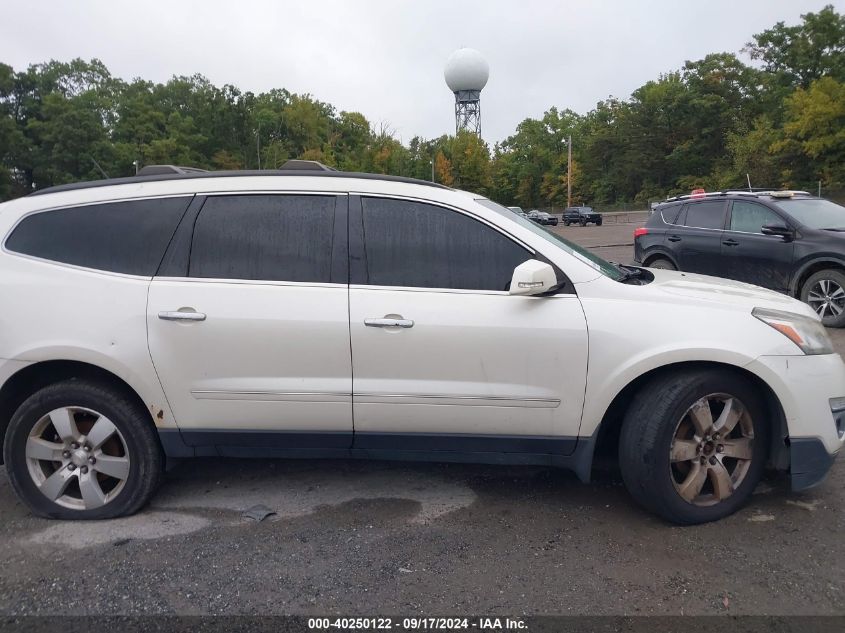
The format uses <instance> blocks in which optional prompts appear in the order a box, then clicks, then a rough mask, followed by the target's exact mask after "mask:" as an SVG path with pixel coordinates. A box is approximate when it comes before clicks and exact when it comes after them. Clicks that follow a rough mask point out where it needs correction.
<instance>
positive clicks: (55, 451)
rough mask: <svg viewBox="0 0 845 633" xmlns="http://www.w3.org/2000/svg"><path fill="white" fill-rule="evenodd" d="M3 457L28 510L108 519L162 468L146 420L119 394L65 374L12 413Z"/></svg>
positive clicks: (147, 492) (144, 494)
mask: <svg viewBox="0 0 845 633" xmlns="http://www.w3.org/2000/svg"><path fill="white" fill-rule="evenodd" d="M4 458H5V462H6V469H7V471H8V474H9V481H10V483H11V484H12V487H13V488H14V490H15V492H16V493H17V495H18V496H19V497H20V499H21V500H22V501H23V502H24V503H25V504H26V505H28V506H29V508H30V509H31V510H32V512H33V513H35V514H37V515H39V516H42V517H47V518H54V519H110V518H113V517H119V516H126V515H129V514H133V513H135V512H137V511H138V510H139V509H140V508H141V507H142V506H143V505H144V504H145V503H146V502H147V501H148V500H149V498H150V496H151V495H152V493H153V491H154V490H155V488H156V486H157V484H158V482H159V479H160V477H161V473H162V465H163V459H162V453H161V446H160V444H159V442H158V438H157V436H156V432H155V429H154V427H153V424H152V421H151V420H150V418H149V415H148V414H147V413H146V411H144V410H143V408H141V406H140V405H137V404H136V403H134V402H132V401H131V400H129V399H128V398H127V397H126V396H125V395H124V394H123V393H121V392H120V391H118V390H115V389H111V388H109V387H107V386H104V385H100V384H97V383H91V382H87V381H81V380H67V381H64V382H60V383H56V384H53V385H50V386H48V387H44V388H43V389H41V390H39V391H37V392H36V393H34V394H33V395H32V396H30V397H29V398H27V399H26V400H25V401H24V403H23V404H21V406H20V407H19V408H18V410H17V411H16V412H15V413H14V415H13V416H12V419H11V421H10V422H9V428H8V430H7V432H6V443H5V447H4Z"/></svg>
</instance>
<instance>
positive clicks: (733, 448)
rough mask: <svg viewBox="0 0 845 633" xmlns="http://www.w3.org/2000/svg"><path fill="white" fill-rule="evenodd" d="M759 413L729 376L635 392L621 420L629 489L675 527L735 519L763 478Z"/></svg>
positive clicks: (675, 376) (661, 383)
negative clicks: (731, 515)
mask: <svg viewBox="0 0 845 633" xmlns="http://www.w3.org/2000/svg"><path fill="white" fill-rule="evenodd" d="M764 411H765V407H764V406H763V402H762V400H761V399H760V396H759V394H758V393H757V390H756V389H755V388H754V385H752V384H751V383H750V382H749V381H748V380H747V379H745V378H744V377H742V376H740V375H738V374H735V373H733V372H731V371H726V370H720V369H712V370H690V371H681V372H675V373H672V374H668V375H665V376H662V377H660V378H657V379H656V380H654V381H652V382H651V383H649V384H648V385H647V386H646V387H645V388H644V389H643V390H642V391H641V392H640V393H639V394H637V396H636V397H635V398H634V401H633V403H632V404H631V406H630V407H629V409H628V412H627V413H626V415H625V420H624V422H623V426H622V433H621V436H620V445H619V462H620V467H621V470H622V478H623V479H624V481H625V485H626V487H627V488H628V490H629V491H630V492H631V495H632V496H633V497H634V499H636V501H637V502H638V503H640V504H641V505H642V506H644V507H645V508H647V509H649V510H651V511H652V512H655V513H656V514H658V515H660V516H661V517H663V518H664V519H667V520H669V521H672V522H674V523H680V524H694V523H705V522H707V521H715V520H717V519H721V518H723V517H726V516H728V515H730V514H732V513H733V512H735V511H736V510H737V509H739V508H740V507H741V506H742V505H743V504H744V503H745V502H746V501H747V500H748V498H749V497H750V496H751V493H752V492H753V490H754V487H755V486H756V485H757V483H758V482H759V481H760V478H761V476H762V474H763V468H764V466H765V461H766V447H767V446H768V437H769V427H768V425H767V424H766V420H765V418H764Z"/></svg>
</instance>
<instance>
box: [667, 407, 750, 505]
mask: <svg viewBox="0 0 845 633" xmlns="http://www.w3.org/2000/svg"><path fill="white" fill-rule="evenodd" d="M753 454H754V425H753V423H752V420H751V416H750V414H749V413H748V410H747V409H746V408H745V405H743V403H742V402H741V401H740V400H739V398H736V397H735V396H732V395H730V394H725V393H714V394H710V395H707V396H704V397H703V398H700V399H698V400H696V401H695V402H694V403H693V404H692V406H690V407H689V409H687V410H686V412H685V413H684V415H683V416H681V419H680V420H679V421H678V424H677V426H676V427H675V434H674V436H673V438H672V444H671V446H670V449H669V471H670V474H671V477H672V484H673V485H674V487H675V491H676V492H677V493H678V495H679V496H680V497H681V498H682V499H683V500H684V501H686V502H687V503H690V504H692V505H696V506H713V505H716V504H718V503H721V502H723V501H725V500H726V499H727V498H729V497H730V496H732V495H733V494H734V492H735V491H736V490H737V488H739V486H740V485H741V484H742V482H743V481H744V480H745V477H746V476H747V475H748V471H749V469H750V467H751V462H752V458H753Z"/></svg>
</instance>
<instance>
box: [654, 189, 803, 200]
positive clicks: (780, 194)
mask: <svg viewBox="0 0 845 633" xmlns="http://www.w3.org/2000/svg"><path fill="white" fill-rule="evenodd" d="M796 195H798V196H809V195H812V194H811V193H809V192H807V191H792V190H776V189H755V190H753V191H744V190H742V189H729V190H726V191H708V192H707V193H691V194H685V195H683V196H672V197H671V198H666V200H664V202H676V201H678V200H697V199H699V198H715V197H718V196H751V197H755V198H756V197H759V196H771V197H773V198H791V197H792V196H796Z"/></svg>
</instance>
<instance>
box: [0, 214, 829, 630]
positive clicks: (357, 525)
mask: <svg viewBox="0 0 845 633" xmlns="http://www.w3.org/2000/svg"><path fill="white" fill-rule="evenodd" d="M634 227H635V225H632V224H627V225H618V226H614V225H610V224H608V225H605V226H603V227H598V228H594V227H588V228H581V227H570V228H563V227H561V229H560V230H561V232H563V233H564V234H565V235H567V236H570V237H571V238H572V239H574V240H576V241H579V242H581V243H583V244H585V245H588V246H590V247H591V248H595V249H596V252H598V253H600V254H602V255H603V256H605V257H606V258H608V259H612V260H616V261H621V262H628V261H630V258H631V246H630V242H631V234H632V231H633V229H634ZM609 245H613V246H609ZM836 340H837V347H838V350H839V351H840V353H843V352H845V336H843V333H842V332H837V333H836ZM257 503H261V504H265V505H267V506H268V507H270V508H272V509H274V510H275V511H276V512H277V513H278V514H277V515H275V516H273V517H270V518H268V519H266V520H264V521H263V522H260V523H257V522H255V521H252V520H247V519H243V518H242V516H241V511H242V510H244V509H245V508H249V507H250V506H252V505H254V504H257ZM0 509H2V511H0V538H2V540H3V542H4V543H5V546H4V547H3V548H2V550H0V613H2V614H4V615H13V614H27V613H41V614H61V613H73V614H152V613H188V614H224V613H225V614H246V613H250V614H268V613H275V614H286V613H295V614H325V613H341V614H379V613H381V614H410V613H413V614H427V615H431V614H447V613H473V612H474V613H491V612H495V613H499V614H628V615H637V614H672V615H674V614H719V613H728V614H769V615H776V614H784V615H787V614H843V613H845V607H843V604H844V603H843V600H842V596H843V593H845V574H843V573H842V565H843V560H845V539H843V528H844V527H845V525H844V523H845V522H843V519H845V463H843V462H842V461H841V460H840V463H838V464H836V465H835V466H834V468H833V471H832V472H831V475H830V477H829V478H828V479H827V481H826V482H825V483H824V484H823V485H821V486H820V487H818V488H816V489H814V490H812V491H810V492H808V493H805V494H801V495H797V494H792V493H790V492H789V491H788V488H787V482H786V480H785V479H783V478H780V477H778V478H769V479H767V480H766V481H765V482H764V483H763V484H762V485H761V486H760V487H759V489H758V490H757V493H756V494H755V497H754V499H753V502H752V503H751V504H750V506H749V507H747V508H746V509H744V510H742V511H741V512H739V513H738V514H736V515H734V516H733V517H731V518H729V519H727V520H724V521H722V522H720V523H717V524H712V525H706V526H701V527H693V528H678V527H674V526H670V525H667V524H665V523H663V522H661V521H660V520H658V519H655V518H654V517H652V516H651V515H649V514H646V513H645V512H643V511H641V510H639V509H638V508H637V507H635V506H634V505H633V503H632V502H631V500H630V499H629V497H628V495H627V494H626V493H625V490H624V488H623V487H622V485H621V483H620V481H619V480H618V478H617V477H616V476H614V475H613V474H612V473H607V474H600V475H599V477H598V478H597V480H596V481H595V482H594V483H592V484H589V485H584V484H581V483H579V482H578V481H577V480H576V479H575V477H574V476H572V475H570V474H568V473H565V472H559V471H555V470H549V469H544V468H533V467H532V468H516V467H508V468H502V467H492V466H469V465H466V466H465V465H438V464H410V465H409V464H395V463H378V462H351V461H349V462H337V461H331V462H330V461H321V462H295V461H289V462H285V461H223V460H220V461H217V460H203V461H194V462H188V463H185V464H183V465H182V466H180V467H179V468H178V469H176V470H174V471H173V472H171V474H170V476H169V478H168V482H167V483H166V484H165V486H164V487H163V488H162V490H161V491H160V492H159V494H158V495H157V496H156V498H155V500H154V502H153V504H152V507H150V508H148V509H147V510H145V511H144V512H143V513H141V514H140V515H138V516H135V517H132V518H128V519H123V520H119V521H112V522H105V523H88V524H80V523H59V522H50V521H44V520H40V519H35V518H33V517H31V516H30V515H29V513H28V512H27V511H26V510H25V509H24V508H23V507H22V506H21V505H20V504H18V502H17V501H16V499H15V498H14V496H13V494H12V492H11V490H10V488H9V485H8V482H7V480H6V478H5V473H4V474H3V475H2V476H0Z"/></svg>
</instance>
